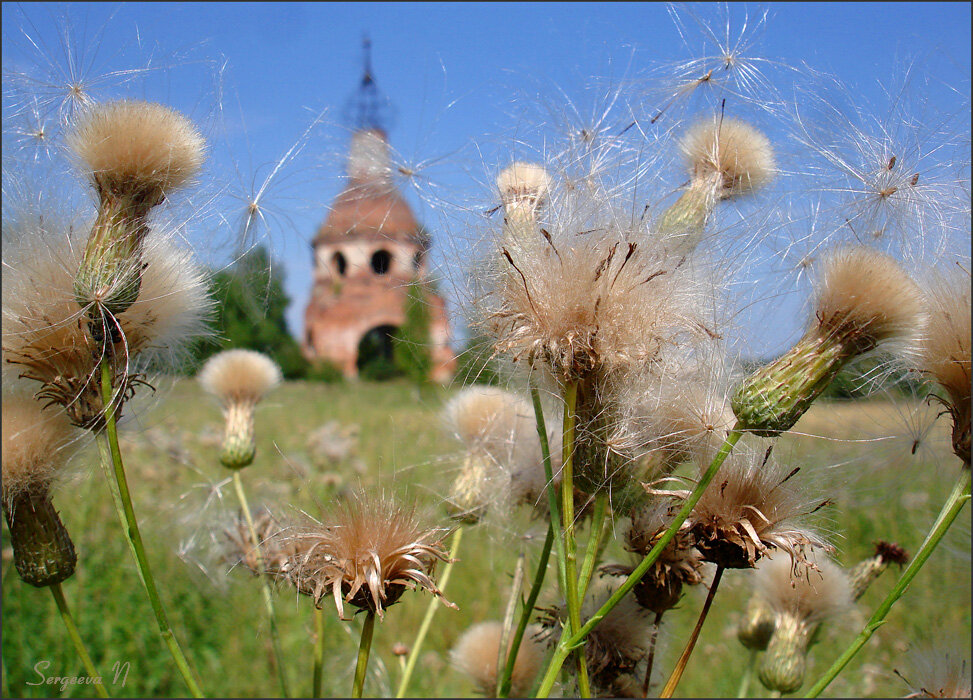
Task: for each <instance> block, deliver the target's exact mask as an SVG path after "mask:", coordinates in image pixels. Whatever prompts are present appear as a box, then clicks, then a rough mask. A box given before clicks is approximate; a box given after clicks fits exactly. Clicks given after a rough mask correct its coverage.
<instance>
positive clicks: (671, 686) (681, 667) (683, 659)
mask: <svg viewBox="0 0 973 700" xmlns="http://www.w3.org/2000/svg"><path fill="white" fill-rule="evenodd" d="M723 571H724V569H723V567H722V566H717V567H716V575H715V576H713V585H711V586H710V587H709V593H707V594H706V602H705V603H703V609H702V610H701V611H700V613H699V619H698V620H696V626H695V627H694V628H693V633H692V634H691V635H689V640H688V641H687V642H686V648H685V649H683V651H682V655H681V656H680V657H679V661H678V662H676V667H675V668H674V669H672V674H671V675H670V676H669V680H667V681H666V685H665V687H664V688H663V689H662V692H661V693H660V694H659V697H660V698H671V697H672V694H673V693H674V692H676V686H677V685H679V679H681V678H682V674H683V671H685V670H686V664H688V663H689V657H690V656H692V653H693V649H695V648H696V641H697V640H698V639H699V633H700V632H701V631H702V629H703V623H704V622H706V615H707V614H708V613H709V609H710V606H711V605H712V604H713V598H714V597H716V589H717V587H718V586H719V585H720V579H721V578H723Z"/></svg>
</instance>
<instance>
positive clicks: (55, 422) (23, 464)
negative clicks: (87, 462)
mask: <svg viewBox="0 0 973 700" xmlns="http://www.w3.org/2000/svg"><path fill="white" fill-rule="evenodd" d="M2 431H3V458H2V469H3V480H2V481H3V502H4V503H12V502H13V500H14V498H16V497H17V496H21V495H23V494H26V493H45V494H46V493H47V492H48V491H49V490H50V488H51V486H52V484H53V483H54V481H55V480H56V479H57V476H58V474H59V473H60V472H61V470H62V469H63V467H64V463H65V462H66V461H67V458H68V456H69V454H70V452H69V447H70V446H71V445H72V444H73V443H74V442H75V441H76V440H77V437H78V434H77V431H76V430H75V429H74V428H73V427H72V426H71V422H70V421H69V420H68V417H67V416H66V415H65V414H64V413H63V412H62V411H59V410H57V409H56V408H49V409H46V410H45V409H43V408H42V405H41V404H40V402H38V401H37V400H35V399H33V398H31V397H29V396H26V395H24V394H19V393H11V394H8V395H5V396H4V397H3V428H2Z"/></svg>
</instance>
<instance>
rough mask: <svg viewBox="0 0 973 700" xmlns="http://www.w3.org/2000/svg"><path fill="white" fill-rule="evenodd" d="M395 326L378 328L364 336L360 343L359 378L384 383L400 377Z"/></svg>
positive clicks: (357, 363)
mask: <svg viewBox="0 0 973 700" xmlns="http://www.w3.org/2000/svg"><path fill="white" fill-rule="evenodd" d="M396 330H397V329H396V327H395V326H378V327H376V328H373V329H372V330H370V331H368V333H366V334H365V335H364V336H362V339H361V342H359V343H358V359H357V361H356V362H355V364H356V365H357V367H358V376H359V377H361V378H362V379H370V380H373V381H382V380H385V379H392V378H393V377H396V376H398V375H399V370H398V368H396V366H395V360H394V358H393V354H394V349H393V348H394V336H395V331H396Z"/></svg>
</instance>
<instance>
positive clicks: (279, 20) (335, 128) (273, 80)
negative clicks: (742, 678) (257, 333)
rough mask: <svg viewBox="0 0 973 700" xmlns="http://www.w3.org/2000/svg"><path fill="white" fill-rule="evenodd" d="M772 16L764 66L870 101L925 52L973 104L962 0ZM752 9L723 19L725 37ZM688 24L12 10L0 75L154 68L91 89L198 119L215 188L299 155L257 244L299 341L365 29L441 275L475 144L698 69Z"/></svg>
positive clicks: (755, 14)
mask: <svg viewBox="0 0 973 700" xmlns="http://www.w3.org/2000/svg"><path fill="white" fill-rule="evenodd" d="M767 8H768V9H769V16H768V21H767V24H766V27H763V28H761V29H760V31H757V32H756V33H755V36H754V38H755V41H756V48H755V49H753V53H754V54H755V55H760V56H763V57H766V58H768V59H771V60H773V61H780V62H783V63H786V64H789V65H794V66H797V65H800V64H801V63H803V62H807V63H808V64H810V65H811V66H813V67H815V68H817V69H819V70H824V71H828V72H832V73H834V74H835V75H837V76H838V77H840V78H841V79H842V80H843V81H845V82H846V83H847V84H849V85H850V86H852V87H853V89H854V90H855V91H856V94H860V95H862V96H863V97H865V98H868V99H878V98H879V97H880V91H879V86H878V82H877V81H878V80H879V79H889V78H891V77H893V74H894V73H895V71H896V66H898V65H900V63H901V59H902V58H904V57H908V56H916V55H918V56H921V57H923V60H924V61H925V62H926V64H927V65H928V66H929V67H930V70H932V71H933V72H935V73H941V74H942V75H943V76H944V79H945V80H947V81H950V82H951V84H955V86H956V87H957V89H958V90H960V92H965V94H966V96H967V97H966V99H967V100H968V95H969V76H970V45H971V40H970V5H969V4H968V3H922V4H920V3H787V4H778V5H769V6H767ZM761 9H762V8H761V7H758V6H749V7H741V6H733V7H731V8H729V11H728V12H729V16H730V18H731V21H732V23H733V25H734V27H735V29H734V33H735V32H736V31H737V28H739V26H740V24H741V23H742V21H743V20H744V18H745V17H749V21H750V23H751V25H752V24H753V23H754V22H755V20H756V19H757V18H759V17H760V14H761ZM692 12H693V13H695V14H697V15H699V16H700V17H702V18H705V19H706V20H707V21H713V22H714V26H715V27H720V26H721V20H719V19H714V18H716V17H718V16H719V15H720V13H721V12H724V13H725V12H726V11H725V10H721V8H719V7H716V6H711V5H706V4H702V5H698V6H694V7H693V8H692ZM682 16H683V17H684V19H685V18H687V17H688V15H686V14H683V15H682ZM686 21H687V24H686V27H687V28H688V29H689V30H690V31H689V32H688V33H687V34H686V36H685V37H681V36H680V33H679V32H678V31H676V28H675V26H674V24H673V20H672V18H671V17H670V13H669V12H668V10H667V8H666V6H665V5H662V4H654V3H565V4H560V3H544V4H532V3H490V4H485V3H468V4H467V3H329V4H316V3H315V4H289V3H273V4H269V3H250V4H236V3H199V4H196V3H126V4H102V3H78V4H66V5H57V6H49V5H46V4H43V5H42V4H31V3H23V4H19V3H3V38H4V42H3V64H4V70H5V78H4V80H5V83H6V82H7V73H6V71H8V70H14V71H17V72H19V73H22V74H30V75H37V76H42V75H48V76H54V78H51V80H52V81H53V82H57V81H56V79H55V78H56V76H57V75H58V74H59V73H60V74H63V72H64V67H65V66H67V65H70V64H71V62H72V61H74V62H76V63H78V64H80V65H81V67H82V70H81V73H82V74H83V76H85V77H87V76H90V77H92V78H97V76H99V75H103V74H104V73H105V72H109V71H112V70H118V69H124V68H128V67H137V66H142V67H144V66H146V65H148V66H150V67H153V68H155V67H159V68H160V69H159V70H151V71H147V72H144V73H138V74H136V75H135V76H133V77H132V79H131V80H128V81H125V80H122V79H120V78H119V77H118V76H114V77H112V78H109V79H106V80H104V81H103V82H102V81H98V80H95V81H93V82H92V92H93V93H96V96H98V97H118V96H125V95H130V94H133V93H134V96H139V97H146V98H149V99H157V100H160V101H165V102H167V103H169V104H171V105H173V106H174V107H177V108H179V109H181V110H183V111H185V112H187V113H189V114H191V115H192V116H193V117H194V118H195V119H196V120H197V121H199V122H201V123H202V124H203V125H204V130H208V133H207V135H208V136H210V137H211V139H212V140H213V148H212V158H213V163H212V168H213V171H214V172H216V173H219V179H220V180H221V182H222V183H223V185H222V186H223V187H225V188H228V189H225V190H224V193H225V192H228V191H235V190H239V191H240V192H241V193H243V194H245V193H246V192H247V191H248V190H249V189H250V188H251V183H256V184H257V185H259V183H260V182H262V181H263V178H264V177H266V176H267V174H268V173H269V172H270V171H271V170H272V168H273V165H274V163H276V162H277V161H278V160H279V159H280V158H281V157H282V155H283V154H285V153H286V152H287V151H288V149H290V148H291V147H292V146H294V144H295V143H296V142H297V143H300V145H301V146H302V150H301V151H300V152H299V153H298V154H297V155H296V156H295V157H294V158H293V159H292V160H290V161H288V162H287V163H286V164H285V165H284V167H283V168H282V169H281V171H280V173H279V174H278V176H277V177H276V179H275V180H273V182H272V186H271V187H270V188H269V189H268V191H267V193H266V200H265V201H266V204H267V207H268V212H269V213H270V214H271V216H270V217H269V219H268V225H267V227H266V229H265V230H262V231H261V232H260V235H262V236H264V235H265V236H266V241H267V242H269V244H270V245H271V246H272V248H273V251H274V255H275V256H276V257H277V258H278V259H279V260H280V261H281V262H282V263H283V265H284V268H285V271H286V286H287V290H288V292H289V294H290V296H291V297H292V300H293V303H292V306H291V308H290V310H289V321H290V326H291V331H292V332H294V333H295V334H299V333H300V332H301V329H302V326H303V309H304V305H305V304H306V301H307V298H308V293H309V290H310V275H311V260H310V251H309V249H308V246H307V243H308V241H309V240H310V239H311V237H313V235H314V230H315V228H316V226H317V225H318V224H320V222H321V221H322V220H323V219H324V217H325V216H326V214H327V206H328V203H329V202H330V201H331V200H332V198H333V197H334V195H335V194H336V193H337V191H338V188H339V186H340V185H339V182H338V175H339V174H340V172H341V168H342V153H343V149H344V147H345V145H346V141H347V134H346V132H345V131H343V129H342V126H341V123H340V122H341V107H342V105H343V104H344V103H345V101H346V100H347V99H348V98H349V96H350V95H351V94H352V93H353V92H354V90H355V87H356V85H357V82H358V80H359V77H360V72H361V56H362V49H361V40H362V36H363V33H365V32H367V33H368V34H369V35H370V37H371V40H372V43H373V54H372V60H373V67H374V74H375V77H376V79H377V82H378V85H379V86H380V88H381V89H382V90H383V91H384V93H385V94H386V95H387V96H388V97H389V99H390V100H391V102H392V104H393V105H394V107H395V110H396V119H395V122H394V124H393V126H392V128H391V130H390V141H391V143H392V146H393V147H394V148H395V149H396V150H397V151H398V152H399V154H400V156H401V159H402V160H403V162H405V163H410V164H419V163H424V162H427V161H432V162H433V165H432V166H430V167H429V168H428V170H427V171H422V173H420V175H421V176H420V177H419V178H417V179H416V181H415V184H416V189H415V191H410V192H407V197H408V198H409V199H410V202H411V203H412V204H413V206H414V207H415V208H416V210H417V213H418V214H419V216H420V218H421V219H422V220H424V221H425V223H426V224H427V226H428V228H430V229H431V231H432V233H433V237H434V254H433V262H434V263H435V264H438V265H439V266H441V267H442V266H444V265H449V264H452V261H451V260H450V256H451V255H453V254H455V252H456V251H457V246H456V245H455V244H453V245H451V244H450V238H451V236H452V235H453V233H454V232H453V231H452V230H450V229H451V224H450V223H449V221H448V220H447V217H443V216H442V215H441V214H442V211H441V209H440V208H439V205H440V204H442V200H444V199H451V198H450V197H448V196H447V195H446V194H440V193H445V192H449V191H450V190H454V191H455V192H457V193H459V192H466V191H468V190H469V188H470V183H473V182H476V181H479V182H481V183H482V182H487V181H488V179H489V177H490V175H489V168H490V167H491V166H494V165H495V164H496V163H497V162H500V160H502V158H503V156H502V154H501V153H499V151H494V152H490V151H489V148H488V147H487V146H482V145H481V146H479V147H471V146H470V143H471V140H473V139H477V138H480V137H481V136H482V135H483V134H497V133H504V132H505V130H508V129H510V128H511V116H510V115H511V114H517V113H518V111H520V107H521V106H522V105H521V103H522V102H523V101H524V100H531V99H534V94H536V92H537V91H538V90H543V89H544V86H546V85H551V84H553V83H557V84H559V85H563V86H565V87H566V89H567V90H568V91H569V92H570V91H571V90H572V89H574V88H578V87H579V86H581V85H582V84H583V83H584V81H585V80H586V79H587V78H588V77H591V76H600V77H604V76H614V77H615V78H620V77H622V76H629V77H633V76H638V75H639V74H640V72H641V71H642V70H643V69H644V68H645V67H647V66H648V65H649V63H650V62H653V61H666V60H673V61H674V60H678V59H686V58H690V57H692V56H693V55H694V52H698V51H700V50H701V49H703V48H704V45H705V40H704V38H703V35H702V33H700V32H699V31H698V30H697V29H694V23H693V21H692V20H691V19H688V20H686ZM28 36H29V37H30V41H28V40H27V37H28ZM65 37H68V39H65ZM35 45H36V46H35ZM217 76H218V77H217ZM957 81H959V82H957ZM539 86H540V87H539ZM52 89H56V86H55V88H52ZM99 91H101V94H98V93H99ZM6 95H7V89H6V86H5V99H6ZM217 104H219V105H221V106H222V109H221V110H217V108H216V106H215V105H217ZM967 108H968V107H967ZM322 110H327V111H326V112H325V116H324V118H323V119H322V121H321V122H320V123H318V124H317V125H316V126H315V127H314V128H313V129H312V131H311V132H310V133H308V134H307V136H306V138H303V139H302V135H303V134H305V132H306V130H307V129H308V126H309V124H310V123H311V122H312V119H313V118H314V117H315V115H318V114H320V113H321V112H322ZM484 143H491V142H490V141H489V140H488V141H486V142H484ZM492 143H493V145H494V146H496V145H497V142H496V141H494V142H492ZM440 158H441V160H439V159H440ZM236 172H239V173H240V175H239V177H238V176H237V175H236V174H235V173H236ZM427 172H428V176H427V175H426V173H427ZM494 172H495V170H494ZM462 179H465V182H461V180H462ZM463 196H465V195H459V196H458V197H456V198H452V199H457V200H460V201H461V200H462V198H463ZM454 225H455V224H454ZM202 235H203V234H201V233H196V234H194V236H196V238H195V239H194V240H195V241H197V245H198V246H199V248H200V251H201V253H202V254H203V255H204V256H205V257H207V259H208V261H209V262H211V263H212V264H216V265H220V264H226V262H227V261H228V260H229V259H230V258H231V256H232V254H233V250H232V246H231V245H228V244H226V241H227V239H228V238H229V237H216V238H215V239H214V241H216V242H215V243H213V245H210V246H207V245H206V244H205V243H202V242H199V241H200V239H201V238H202Z"/></svg>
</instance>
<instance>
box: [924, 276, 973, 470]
mask: <svg viewBox="0 0 973 700" xmlns="http://www.w3.org/2000/svg"><path fill="white" fill-rule="evenodd" d="M926 304H927V308H928V312H929V327H928V332H927V333H926V335H925V336H924V337H923V340H922V346H921V349H920V353H919V368H920V370H921V371H922V372H923V373H925V374H926V375H927V376H929V377H930V378H931V379H933V380H934V381H936V382H937V383H938V384H939V385H940V386H941V387H942V388H943V389H945V391H946V396H945V397H939V399H940V401H942V403H943V405H944V406H945V407H946V410H947V411H949V414H950V416H951V417H952V419H953V452H955V453H956V455H957V456H958V457H959V458H960V459H962V460H963V463H964V464H965V465H966V468H967V469H969V468H970V275H969V273H968V272H964V271H960V270H957V271H955V272H953V273H952V274H951V275H948V276H946V275H942V276H939V277H938V278H935V279H934V281H933V284H932V285H931V286H930V288H929V290H928V292H927V294H926Z"/></svg>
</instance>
